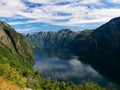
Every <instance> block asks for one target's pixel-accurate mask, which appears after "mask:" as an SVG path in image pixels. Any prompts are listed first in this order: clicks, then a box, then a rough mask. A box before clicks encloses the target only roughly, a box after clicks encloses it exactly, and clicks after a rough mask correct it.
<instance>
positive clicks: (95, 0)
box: [80, 0, 102, 5]
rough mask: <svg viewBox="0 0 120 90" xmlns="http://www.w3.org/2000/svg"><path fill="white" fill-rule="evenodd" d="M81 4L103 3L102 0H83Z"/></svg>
mask: <svg viewBox="0 0 120 90" xmlns="http://www.w3.org/2000/svg"><path fill="white" fill-rule="evenodd" d="M80 4H85V5H90V4H95V5H102V2H101V1H100V0H81V2H80Z"/></svg>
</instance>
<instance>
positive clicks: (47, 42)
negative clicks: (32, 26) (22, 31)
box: [26, 29, 79, 49]
mask: <svg viewBox="0 0 120 90" xmlns="http://www.w3.org/2000/svg"><path fill="white" fill-rule="evenodd" d="M78 34H79V32H74V31H71V30H70V29H62V30H60V31H58V32H38V33H29V34H27V35H26V37H27V38H28V39H29V40H30V41H31V44H32V46H33V47H41V48H43V47H44V48H60V49H67V48H68V47H69V45H70V44H71V43H72V40H73V39H74V38H75V36H76V35H78Z"/></svg>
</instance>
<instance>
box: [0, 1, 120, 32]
mask: <svg viewBox="0 0 120 90" xmlns="http://www.w3.org/2000/svg"><path fill="white" fill-rule="evenodd" d="M119 16H120V0H0V20H1V21H5V22H6V23H8V24H10V25H11V26H13V27H14V28H15V30H16V31H18V32H20V33H29V32H39V31H58V30H60V29H68V28H69V29H71V30H85V29H95V28H97V27H99V26H100V25H102V24H104V23H106V22H108V21H109V20H111V19H112V18H115V17H119Z"/></svg>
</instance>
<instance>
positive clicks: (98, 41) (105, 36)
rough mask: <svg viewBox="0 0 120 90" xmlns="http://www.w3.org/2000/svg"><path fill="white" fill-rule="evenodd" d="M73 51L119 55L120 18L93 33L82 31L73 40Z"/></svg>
mask: <svg viewBox="0 0 120 90" xmlns="http://www.w3.org/2000/svg"><path fill="white" fill-rule="evenodd" d="M73 43H74V46H73V47H72V49H73V51H76V52H80V51H85V52H89V51H90V52H95V53H96V52H97V53H106V54H112V55H116V54H117V55H119V54H120V17H117V18H114V19H112V20H110V21H109V22H107V23H105V24H104V25H102V26H100V27H98V28H97V29H95V30H94V31H83V32H81V33H80V34H79V35H77V36H76V37H75V39H74V40H73Z"/></svg>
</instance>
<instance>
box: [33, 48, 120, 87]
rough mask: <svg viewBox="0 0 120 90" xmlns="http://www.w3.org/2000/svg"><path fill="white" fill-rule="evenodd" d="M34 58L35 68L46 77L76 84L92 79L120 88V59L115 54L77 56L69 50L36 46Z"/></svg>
mask: <svg viewBox="0 0 120 90" xmlns="http://www.w3.org/2000/svg"><path fill="white" fill-rule="evenodd" d="M34 58H35V65H34V66H33V68H34V70H36V71H39V72H40V73H41V74H42V75H43V76H44V77H50V78H51V79H57V80H59V81H72V82H74V83H76V84H80V83H84V82H85V81H88V80H90V81H91V82H93V83H98V84H99V85H100V86H102V87H109V88H111V87H113V88H117V89H120V78H119V77H120V61H119V59H116V58H115V57H113V56H105V55H102V56H99V55H88V54H80V55H79V56H76V55H73V54H72V53H71V52H70V51H67V50H57V49H48V48H47V49H45V48H44V49H40V48H36V49H34Z"/></svg>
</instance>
